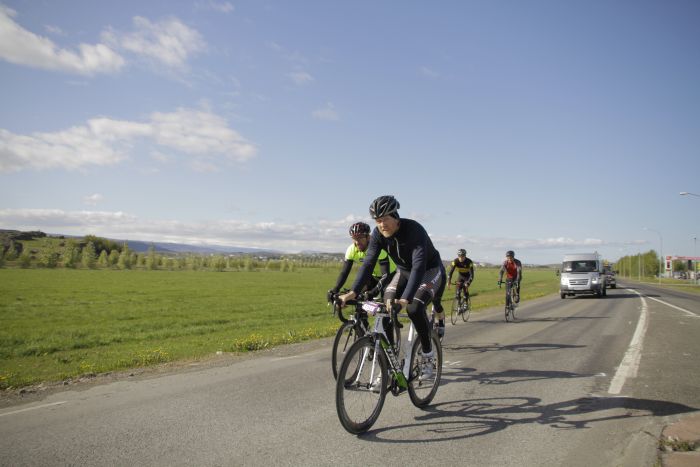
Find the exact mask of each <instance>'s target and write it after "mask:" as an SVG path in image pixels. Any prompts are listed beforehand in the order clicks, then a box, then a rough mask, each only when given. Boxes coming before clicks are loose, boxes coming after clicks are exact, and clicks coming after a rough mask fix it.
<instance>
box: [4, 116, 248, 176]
mask: <svg viewBox="0 0 700 467" xmlns="http://www.w3.org/2000/svg"><path fill="white" fill-rule="evenodd" d="M137 139H147V140H150V141H151V142H152V143H153V144H157V145H159V146H162V147H165V148H169V149H174V150H177V151H180V152H182V153H184V154H188V155H191V156H195V157H209V158H213V157H223V158H225V159H226V160H231V161H236V162H243V161H246V160H248V159H250V158H252V157H254V156H255V154H256V152H257V149H256V147H255V146H254V145H253V144H251V143H249V142H248V141H246V140H245V139H244V138H243V137H242V136H241V135H240V134H239V133H238V132H236V131H235V130H233V129H232V128H230V127H229V126H228V123H227V122H226V120H225V119H224V118H223V117H220V116H219V115H216V114H214V113H212V112H210V111H204V110H195V109H186V108H180V109H177V110H176V111H175V112H170V113H164V112H155V113H153V114H152V115H151V116H150V119H149V120H148V121H146V122H131V121H125V120H114V119H110V118H106V117H100V118H95V119H91V120H89V121H88V122H87V123H86V124H85V125H84V126H78V127H72V128H69V129H67V130H63V131H58V132H55V133H32V134H31V135H17V134H14V133H11V132H9V131H7V130H4V129H1V128H0V172H14V171H18V170H24V169H39V170H41V169H56V168H62V169H68V170H76V169H81V168H83V167H86V166H90V165H98V166H100V165H111V164H116V163H118V162H120V161H122V160H123V159H125V158H127V157H128V155H129V151H130V148H131V146H132V144H133V143H134V141H135V140H137Z"/></svg>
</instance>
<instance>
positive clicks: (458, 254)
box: [457, 248, 467, 256]
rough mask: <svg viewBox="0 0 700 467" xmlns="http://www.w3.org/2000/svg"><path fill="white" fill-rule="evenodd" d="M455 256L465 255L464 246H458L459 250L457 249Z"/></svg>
mask: <svg viewBox="0 0 700 467" xmlns="http://www.w3.org/2000/svg"><path fill="white" fill-rule="evenodd" d="M457 256H467V250H465V249H464V248H460V249H459V250H457Z"/></svg>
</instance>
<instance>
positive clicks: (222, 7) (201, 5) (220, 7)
mask: <svg viewBox="0 0 700 467" xmlns="http://www.w3.org/2000/svg"><path fill="white" fill-rule="evenodd" d="M195 8H198V9H200V10H213V11H218V12H219V13H231V12H232V11H233V10H234V9H235V8H234V6H233V5H232V4H231V3H230V2H215V1H213V0H209V1H199V2H196V3H195Z"/></svg>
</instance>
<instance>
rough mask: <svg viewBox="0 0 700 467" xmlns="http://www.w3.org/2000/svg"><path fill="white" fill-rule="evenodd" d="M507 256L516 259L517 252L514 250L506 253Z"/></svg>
mask: <svg viewBox="0 0 700 467" xmlns="http://www.w3.org/2000/svg"><path fill="white" fill-rule="evenodd" d="M506 256H512V257H513V258H515V252H514V251H513V250H508V251H506Z"/></svg>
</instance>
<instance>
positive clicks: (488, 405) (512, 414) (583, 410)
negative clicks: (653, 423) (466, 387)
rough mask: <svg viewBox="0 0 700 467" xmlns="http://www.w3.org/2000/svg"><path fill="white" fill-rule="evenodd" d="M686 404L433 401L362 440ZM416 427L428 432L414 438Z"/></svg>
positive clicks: (577, 419) (636, 413)
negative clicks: (413, 420)
mask: <svg viewBox="0 0 700 467" xmlns="http://www.w3.org/2000/svg"><path fill="white" fill-rule="evenodd" d="M697 410H698V409H697V408H694V407H689V406H687V405H684V404H680V403H676V402H670V401H662V400H654V399H636V398H628V397H580V398H577V399H572V400H568V401H562V402H555V403H552V404H543V403H542V400H541V399H539V398H537V397H512V398H497V397H496V398H477V399H468V400H455V401H449V402H442V403H438V404H435V405H432V406H430V407H428V408H427V409H425V410H424V413H423V414H422V415H419V416H417V417H416V423H411V424H405V425H400V426H393V427H386V428H379V429H376V430H371V431H369V432H367V433H365V434H363V435H359V436H358V438H360V439H363V440H367V441H374V442H382V443H396V444H406V443H415V442H421V443H426V442H430V443H432V442H443V441H452V440H460V439H468V438H474V437H477V436H485V435H488V434H491V433H495V432H498V431H502V430H505V429H507V428H509V427H514V426H518V425H527V424H533V423H535V424H540V425H548V426H550V427H552V428H555V429H586V428H590V427H591V424H595V423H600V422H607V421H611V420H624V419H631V418H638V417H660V416H669V415H676V414H682V413H687V412H694V411H697ZM415 428H424V429H425V431H424V433H425V434H426V435H428V434H429V435H430V437H428V436H420V437H416V436H415V435H414V437H413V438H411V437H410V436H409V435H408V434H409V433H414V432H415Z"/></svg>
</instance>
